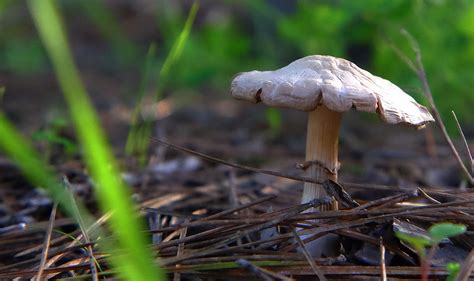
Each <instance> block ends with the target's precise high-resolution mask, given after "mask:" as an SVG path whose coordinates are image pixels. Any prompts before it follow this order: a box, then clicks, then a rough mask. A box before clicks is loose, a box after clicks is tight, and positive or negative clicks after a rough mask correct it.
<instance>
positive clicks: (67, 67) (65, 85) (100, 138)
mask: <svg viewBox="0 0 474 281" xmlns="http://www.w3.org/2000/svg"><path fill="white" fill-rule="evenodd" d="M28 4H29V8H30V12H31V14H32V16H33V19H34V22H35V25H36V27H37V29H38V32H39V34H40V37H41V39H42V41H43V44H44V45H45V47H46V51H47V52H48V55H49V56H50V58H51V61H52V63H53V67H54V70H55V73H56V76H57V78H58V80H59V84H60V86H61V89H62V91H63V94H64V96H65V98H66V102H67V104H68V107H69V110H70V114H71V118H72V120H73V122H74V125H75V127H76V131H77V134H78V137H79V140H80V143H81V145H82V147H83V149H84V154H85V155H84V159H85V160H86V164H87V166H88V168H89V170H90V172H91V174H92V177H93V179H94V180H95V182H96V183H97V188H96V191H97V197H98V200H99V203H100V206H101V208H102V210H103V211H104V212H108V211H112V216H111V219H110V224H111V228H112V230H113V232H114V236H115V237H116V239H117V242H116V244H114V245H113V249H114V250H120V251H119V252H120V253H123V254H118V255H111V256H110V261H111V262H112V265H113V266H114V267H115V268H116V269H117V270H118V272H119V275H120V277H121V278H122V279H125V280H164V274H163V273H162V271H160V270H159V269H158V267H156V266H155V264H154V262H153V258H152V254H151V252H150V251H149V250H148V249H147V247H146V242H145V241H146V240H145V237H144V236H143V235H142V233H141V231H142V230H143V229H144V227H143V221H142V220H140V219H139V218H138V216H137V214H136V211H135V210H134V208H133V205H132V201H131V198H130V194H129V190H128V189H127V187H126V186H125V185H124V183H123V182H122V181H121V180H120V178H119V172H118V169H117V166H116V165H115V161H114V157H113V155H112V152H111V149H110V147H109V146H108V144H107V142H106V138H105V135H104V133H103V131H102V130H101V128H100V126H99V121H98V118H97V116H96V112H95V111H94V109H93V108H92V106H91V103H90V101H89V98H88V96H87V93H86V90H85V88H84V85H83V84H82V81H81V80H80V77H79V73H78V70H77V68H76V66H75V64H74V61H73V58H72V55H71V53H70V49H69V46H68V42H67V39H66V35H65V33H64V28H63V26H64V25H63V21H62V18H61V16H60V13H59V10H58V7H57V5H56V1H52V0H42V1H37V0H29V1H28ZM105 247H107V248H109V247H110V249H112V245H111V244H107V245H105Z"/></svg>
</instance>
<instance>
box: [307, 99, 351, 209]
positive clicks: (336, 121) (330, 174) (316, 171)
mask: <svg viewBox="0 0 474 281" xmlns="http://www.w3.org/2000/svg"><path fill="white" fill-rule="evenodd" d="M341 118H342V113H341V112H336V111H332V110H330V109H328V108H327V107H326V106H324V105H319V106H318V107H317V108H316V109H315V110H313V111H311V112H310V113H309V117H308V133H307V138H306V161H307V162H309V163H312V164H311V165H310V166H309V167H308V168H307V169H306V176H307V177H311V178H314V179H318V180H321V181H324V180H326V179H331V180H334V181H336V180H337V167H338V161H337V155H338V144H339V128H340V125H341ZM326 195H327V194H326V191H325V190H324V188H323V186H322V185H321V184H315V183H308V182H306V183H305V184H304V191H303V198H302V200H301V203H307V202H309V201H311V200H313V199H315V198H324V197H325V196H326ZM330 209H332V210H337V209H338V206H337V202H333V204H332V206H324V207H322V208H319V210H321V211H323V210H330Z"/></svg>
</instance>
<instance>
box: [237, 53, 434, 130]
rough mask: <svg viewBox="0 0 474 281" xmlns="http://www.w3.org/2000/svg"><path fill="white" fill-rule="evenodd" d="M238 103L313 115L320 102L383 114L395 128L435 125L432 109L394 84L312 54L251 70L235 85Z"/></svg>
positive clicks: (340, 109)
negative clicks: (282, 64)
mask: <svg viewBox="0 0 474 281" xmlns="http://www.w3.org/2000/svg"><path fill="white" fill-rule="evenodd" d="M231 94H232V96H233V97H234V98H236V99H241V100H246V101H250V102H253V103H257V102H263V103H264V104H266V105H268V106H275V107H285V108H293V109H298V110H303V111H312V110H314V109H316V107H317V106H318V105H320V104H323V105H325V106H326V107H328V108H329V109H331V110H333V111H337V112H345V111H348V110H350V109H351V108H353V107H354V108H355V109H357V110H360V111H366V112H377V113H378V115H379V116H380V118H381V119H382V120H384V121H385V122H387V123H390V124H397V123H406V124H409V125H412V126H416V127H421V126H423V125H424V124H426V123H428V122H432V121H434V119H433V116H431V114H430V112H429V111H428V109H427V108H426V107H424V106H422V105H420V104H418V103H417V102H416V101H415V100H414V99H413V98H412V97H411V96H409V95H408V94H407V93H405V92H404V91H403V90H401V89H400V88H399V87H397V86H396V85H395V84H393V83H391V82H390V81H388V80H386V79H383V78H380V77H378V76H375V75H372V74H371V73H370V72H368V71H366V70H363V69H361V68H359V67H358V66H357V65H355V64H354V63H352V62H350V61H348V60H345V59H341V58H336V57H332V56H320V55H314V56H307V57H304V58H301V59H298V60H296V61H294V62H292V63H290V64H289V65H287V66H285V67H283V68H280V69H277V70H275V71H250V72H243V73H240V74H238V75H237V76H236V77H235V78H234V79H233V81H232V85H231Z"/></svg>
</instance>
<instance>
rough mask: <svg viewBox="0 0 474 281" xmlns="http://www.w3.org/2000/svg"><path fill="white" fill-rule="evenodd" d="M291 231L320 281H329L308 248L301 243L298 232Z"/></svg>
mask: <svg viewBox="0 0 474 281" xmlns="http://www.w3.org/2000/svg"><path fill="white" fill-rule="evenodd" d="M291 231H292V232H293V236H294V237H295V239H296V241H297V242H298V244H299V245H300V247H301V249H302V250H303V254H304V256H305V257H306V260H307V261H308V263H309V265H310V266H311V268H312V269H313V271H314V273H315V274H316V276H318V278H319V280H321V281H327V279H326V277H325V276H324V274H323V273H322V272H321V270H320V269H319V267H318V266H317V265H316V262H314V260H313V258H312V257H311V255H310V253H309V252H308V249H307V248H306V245H305V244H304V243H303V241H301V238H300V237H299V236H298V233H296V230H295V229H294V228H293V229H292V230H291Z"/></svg>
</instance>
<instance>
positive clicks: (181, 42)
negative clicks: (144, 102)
mask: <svg viewBox="0 0 474 281" xmlns="http://www.w3.org/2000/svg"><path fill="white" fill-rule="evenodd" d="M198 9H199V2H198V1H195V2H194V3H193V5H192V7H191V10H190V11H189V14H188V18H187V19H186V22H185V23H184V27H183V30H182V31H181V33H180V34H179V36H178V38H177V40H176V41H175V43H174V44H173V46H172V47H171V50H170V52H169V54H168V56H167V57H166V59H165V61H164V62H163V66H162V67H161V70H160V74H159V77H158V79H159V81H160V85H162V84H163V81H162V80H166V79H167V78H168V76H169V73H170V69H171V67H172V66H173V65H174V64H175V63H176V62H177V61H178V59H179V58H180V57H181V54H182V53H183V50H184V46H185V45H186V41H187V40H188V37H189V34H190V33H191V28H192V27H193V23H194V19H195V18H196V14H197V11H198ZM156 98H157V100H158V99H160V98H161V93H160V92H159V91H157V96H156Z"/></svg>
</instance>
